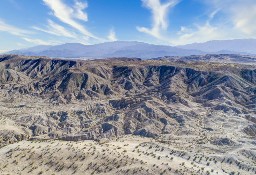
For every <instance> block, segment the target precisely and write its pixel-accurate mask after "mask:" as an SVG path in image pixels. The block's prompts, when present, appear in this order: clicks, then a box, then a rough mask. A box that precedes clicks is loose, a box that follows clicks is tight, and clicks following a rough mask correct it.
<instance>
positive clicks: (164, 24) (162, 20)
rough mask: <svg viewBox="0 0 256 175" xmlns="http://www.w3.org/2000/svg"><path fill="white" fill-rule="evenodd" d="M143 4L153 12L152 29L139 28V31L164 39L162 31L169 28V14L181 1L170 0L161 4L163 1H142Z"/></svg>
mask: <svg viewBox="0 0 256 175" xmlns="http://www.w3.org/2000/svg"><path fill="white" fill-rule="evenodd" d="M142 2H143V5H144V6H145V7H146V8H148V9H149V10H151V13H152V28H146V27H137V30H138V31H140V32H144V33H147V34H149V35H152V36H154V37H156V38H158V39H162V38H163V37H162V35H161V31H162V30H167V28H168V21H167V15H168V12H169V11H170V9H171V8H172V7H174V6H175V5H176V4H178V3H179V0H168V1H167V2H166V3H161V0H142Z"/></svg>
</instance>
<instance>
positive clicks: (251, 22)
mask: <svg viewBox="0 0 256 175" xmlns="http://www.w3.org/2000/svg"><path fill="white" fill-rule="evenodd" d="M255 24H256V1H255V0H1V1H0V52H4V51H7V50H13V49H20V48H26V47H31V46H35V45H56V44H62V43H74V42H79V43H83V44H96V43H102V42H108V41H116V40H122V41H124V40H125V41H135V40H136V41H142V42H148V43H153V44H165V45H181V44H188V43H193V42H205V41H209V40H220V39H236V38H255V35H256V25H255Z"/></svg>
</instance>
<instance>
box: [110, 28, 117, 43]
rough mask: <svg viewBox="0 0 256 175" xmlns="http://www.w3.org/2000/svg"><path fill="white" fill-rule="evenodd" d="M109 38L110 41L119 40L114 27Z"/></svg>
mask: <svg viewBox="0 0 256 175" xmlns="http://www.w3.org/2000/svg"><path fill="white" fill-rule="evenodd" d="M108 40H109V41H117V37H116V32H115V31H114V29H111V30H110V31H109V34H108Z"/></svg>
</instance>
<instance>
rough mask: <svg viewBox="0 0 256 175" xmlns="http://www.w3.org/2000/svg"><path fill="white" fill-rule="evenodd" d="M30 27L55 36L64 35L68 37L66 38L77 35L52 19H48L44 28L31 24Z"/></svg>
mask: <svg viewBox="0 0 256 175" xmlns="http://www.w3.org/2000/svg"><path fill="white" fill-rule="evenodd" d="M32 28H33V29H35V30H38V31H41V32H45V33H49V34H52V35H56V36H64V37H68V38H76V37H77V35H76V34H75V33H73V32H70V31H69V30H67V29H66V28H65V27H63V26H61V25H59V24H57V23H55V22H53V21H52V20H48V25H47V27H46V28H41V27H36V26H33V27H32Z"/></svg>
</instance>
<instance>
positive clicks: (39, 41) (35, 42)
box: [22, 37, 57, 45]
mask: <svg viewBox="0 0 256 175" xmlns="http://www.w3.org/2000/svg"><path fill="white" fill-rule="evenodd" d="M22 39H23V40H25V41H27V42H30V43H33V44H36V45H51V44H57V42H56V41H54V42H53V41H44V40H40V39H33V38H28V37H23V38H22Z"/></svg>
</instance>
